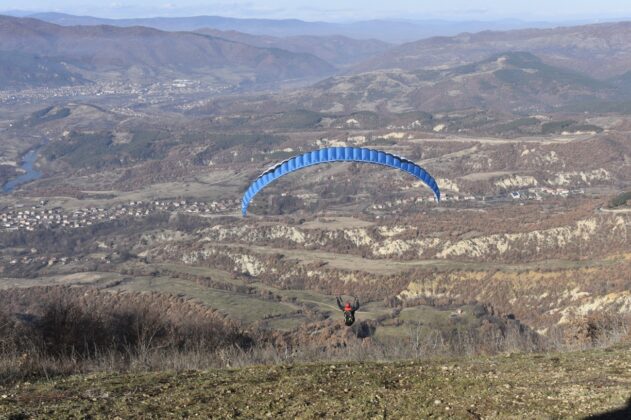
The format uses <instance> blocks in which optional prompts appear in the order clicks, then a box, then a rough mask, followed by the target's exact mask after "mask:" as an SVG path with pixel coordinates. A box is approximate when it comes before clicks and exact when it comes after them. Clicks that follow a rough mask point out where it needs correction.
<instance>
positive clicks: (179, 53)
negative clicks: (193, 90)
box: [0, 16, 335, 85]
mask: <svg viewBox="0 0 631 420" xmlns="http://www.w3.org/2000/svg"><path fill="white" fill-rule="evenodd" d="M0 51H3V52H4V53H3V54H2V55H0V60H2V61H1V63H2V68H3V71H2V74H3V75H5V85H6V84H7V83H9V82H11V81H15V82H19V80H18V79H19V78H16V77H12V78H11V79H10V78H9V76H10V75H12V74H13V75H15V74H17V73H18V72H17V69H18V67H16V66H21V64H19V63H20V62H25V61H29V60H30V61H31V62H35V61H37V60H40V61H41V60H44V61H45V62H46V63H47V66H46V68H45V69H41V71H42V72H46V69H48V76H47V77H48V79H49V80H60V81H67V82H68V83H71V82H79V81H81V80H82V78H86V79H94V78H104V77H107V78H110V79H118V80H126V81H132V82H147V81H149V80H152V79H156V78H157V79H160V78H169V79H173V78H177V77H183V76H184V77H199V78H201V77H211V78H218V79H225V80H227V81H229V82H231V83H236V82H242V81H244V80H246V81H251V82H269V81H279V80H287V79H296V78H309V77H322V76H324V75H327V74H332V73H333V72H334V71H335V68H334V67H333V66H332V65H331V64H329V63H327V62H326V61H324V60H322V59H320V58H318V57H315V56H313V55H310V54H306V53H293V52H290V51H286V50H281V49H278V48H260V47H256V46H252V45H248V44H243V43H239V42H234V41H230V40H227V39H224V38H218V37H214V36H211V35H207V34H201V33H193V32H165V31H160V30H157V29H153V28H145V27H129V28H121V27H114V26H104V25H97V26H72V27H65V26H59V25H54V24H51V23H47V22H43V21H41V20H36V19H30V18H13V17H6V16H0ZM11 54H16V56H19V57H20V60H19V61H18V63H17V64H16V62H14V60H13V59H12V58H11V57H12V56H11ZM7 69H12V70H7ZM70 74H77V76H72V77H74V79H73V78H72V77H71V76H70ZM79 75H81V76H79ZM40 76H41V77H42V79H43V80H45V79H46V77H43V76H42V75H40ZM18 84H19V83H18Z"/></svg>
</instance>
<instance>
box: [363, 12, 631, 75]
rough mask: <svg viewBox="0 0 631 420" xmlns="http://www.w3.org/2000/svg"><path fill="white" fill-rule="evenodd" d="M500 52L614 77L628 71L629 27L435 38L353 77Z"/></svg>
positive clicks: (375, 61) (371, 63) (386, 56)
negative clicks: (525, 54) (529, 55)
mask: <svg viewBox="0 0 631 420" xmlns="http://www.w3.org/2000/svg"><path fill="white" fill-rule="evenodd" d="M503 51H527V52H531V53H533V54H536V55H537V56H539V57H541V58H542V59H543V60H544V61H545V62H547V63H549V64H552V65H557V66H562V67H566V68H570V69H573V70H577V71H581V72H584V73H586V74H589V75H591V76H593V77H598V78H608V77H613V76H616V75H619V74H622V73H625V72H627V71H629V70H631V22H621V23H606V24H598V25H584V26H573V27H563V28H554V29H528V30H518V31H508V32H491V31H486V32H480V33H477V34H461V35H458V36H454V37H435V38H430V39H425V40H421V41H417V42H411V43H408V44H403V45H400V46H398V47H396V48H393V49H390V50H388V51H386V52H384V53H383V54H380V55H378V56H375V57H373V58H371V59H369V60H367V61H366V62H364V63H361V64H360V65H357V66H356V67H354V68H353V70H352V71H353V72H365V71H372V70H377V69H392V68H401V69H405V70H413V69H419V68H439V67H443V68H444V67H453V66H457V65H461V64H465V63H471V62H474V61H478V60H484V59H485V58H487V57H489V56H491V55H493V54H498V53H501V52H503Z"/></svg>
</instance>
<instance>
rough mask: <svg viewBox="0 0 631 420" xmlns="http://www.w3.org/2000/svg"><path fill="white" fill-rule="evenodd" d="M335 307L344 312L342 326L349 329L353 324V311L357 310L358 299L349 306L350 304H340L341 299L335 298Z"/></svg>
mask: <svg viewBox="0 0 631 420" xmlns="http://www.w3.org/2000/svg"><path fill="white" fill-rule="evenodd" d="M336 300H337V306H338V307H339V308H340V309H341V310H342V311H343V312H344V324H346V326H347V327H350V326H351V325H353V323H354V322H355V311H356V310H358V309H359V299H357V298H355V301H354V302H353V304H352V305H351V303H350V302H348V301H346V303H344V304H342V298H341V297H339V296H338V297H337V298H336Z"/></svg>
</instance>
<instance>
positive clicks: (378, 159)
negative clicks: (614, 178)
mask: <svg viewBox="0 0 631 420" xmlns="http://www.w3.org/2000/svg"><path fill="white" fill-rule="evenodd" d="M334 161H346V162H364V163H376V164H378V165H385V166H390V167H392V168H396V169H400V170H402V171H404V172H407V173H409V174H411V175H413V176H415V177H416V178H418V179H420V180H421V181H423V182H424V183H425V184H426V185H427V186H428V187H429V188H430V189H431V190H432V191H433V193H434V198H435V199H436V201H437V202H438V201H440V189H439V188H438V185H437V184H436V180H435V179H434V178H433V177H432V176H431V175H430V174H429V173H427V172H426V171H425V170H424V169H423V168H421V167H420V166H418V165H417V164H416V163H414V162H412V161H410V160H408V159H405V158H402V157H400V156H395V155H393V154H391V153H387V152H383V151H381V150H373V149H367V148H363V147H327V148H324V149H319V150H314V151H311V152H307V153H304V154H302V155H298V156H294V157H292V158H290V159H287V160H285V161H283V162H281V163H279V164H277V165H275V166H272V167H271V168H269V169H268V170H266V171H265V172H263V173H262V174H261V175H260V176H259V177H258V178H256V179H255V180H254V182H252V184H251V185H250V186H249V187H248V189H247V190H246V192H245V193H244V194H243V199H242V200H241V212H242V213H243V216H245V215H246V213H247V210H248V206H249V205H250V201H252V199H253V198H254V196H255V195H256V194H257V193H258V192H259V191H261V190H262V189H263V188H265V187H266V186H267V185H268V184H269V183H271V182H273V181H274V180H275V179H277V178H280V177H281V176H283V175H286V174H288V173H291V172H294V171H296V170H299V169H302V168H305V167H308V166H312V165H317V164H320V163H327V162H334Z"/></svg>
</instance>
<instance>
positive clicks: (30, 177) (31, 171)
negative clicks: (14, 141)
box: [2, 149, 42, 194]
mask: <svg viewBox="0 0 631 420" xmlns="http://www.w3.org/2000/svg"><path fill="white" fill-rule="evenodd" d="M38 153H39V150H38V149H32V150H29V151H28V152H27V153H26V154H25V155H24V156H22V166H21V168H22V169H24V170H25V171H26V172H25V173H23V174H22V175H20V176H17V177H15V178H13V179H12V180H10V181H8V182H7V183H6V184H4V185H3V186H2V192H3V193H5V194H8V193H11V192H13V190H14V189H16V188H17V187H19V186H20V185H22V184H26V183H27V182H31V181H35V180H36V179H39V178H41V176H42V173H41V172H40V171H38V170H37V169H36V168H35V161H36V160H37V155H38Z"/></svg>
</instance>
